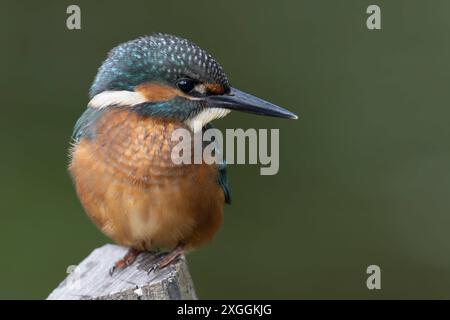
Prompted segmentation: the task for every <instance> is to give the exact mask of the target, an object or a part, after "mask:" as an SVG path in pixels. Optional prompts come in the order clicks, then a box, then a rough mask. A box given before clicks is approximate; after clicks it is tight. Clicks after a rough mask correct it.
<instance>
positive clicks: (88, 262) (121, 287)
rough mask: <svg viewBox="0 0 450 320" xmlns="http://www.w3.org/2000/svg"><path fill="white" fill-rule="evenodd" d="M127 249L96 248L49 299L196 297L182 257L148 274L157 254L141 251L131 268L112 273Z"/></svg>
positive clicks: (173, 298) (109, 246)
mask: <svg viewBox="0 0 450 320" xmlns="http://www.w3.org/2000/svg"><path fill="white" fill-rule="evenodd" d="M126 252H127V249H126V248H124V247H119V246H116V245H111V244H107V245H105V246H103V247H100V248H98V249H95V250H94V251H93V252H92V253H91V254H90V255H89V256H88V257H87V258H86V259H84V260H83V261H82V262H81V263H80V264H79V265H78V266H76V267H75V268H74V270H73V271H72V272H71V273H70V274H69V276H68V277H67V278H66V279H65V280H64V281H63V282H61V283H60V285H59V286H58V287H57V288H56V289H55V290H53V292H52V293H51V294H50V295H49V296H48V298H47V299H48V300H93V299H99V300H139V299H140V300H178V299H186V300H188V299H197V296H196V294H195V290H194V285H193V283H192V279H191V276H190V274H189V270H188V267H187V264H186V259H185V257H184V256H182V257H181V258H180V259H178V260H176V261H175V262H173V263H172V264H171V265H169V266H167V267H165V268H163V269H162V270H159V271H152V272H151V273H150V274H148V273H147V270H149V268H150V266H152V265H153V263H154V261H155V259H156V256H155V255H154V254H151V253H142V254H140V255H139V256H138V258H137V259H136V261H135V262H134V263H133V264H132V265H131V266H129V267H128V268H126V269H124V270H120V271H116V272H115V273H114V275H113V276H110V275H109V269H110V268H111V266H112V265H113V264H114V262H115V261H117V260H119V259H120V258H122V257H123V256H124V255H125V253H126Z"/></svg>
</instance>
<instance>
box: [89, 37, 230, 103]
mask: <svg viewBox="0 0 450 320" xmlns="http://www.w3.org/2000/svg"><path fill="white" fill-rule="evenodd" d="M183 77H188V78H191V79H194V80H198V81H200V82H211V83H218V84H221V85H223V86H224V87H225V88H227V87H229V83H228V79H227V76H226V75H225V73H224V72H223V70H222V67H221V66H220V65H219V64H218V63H217V62H216V61H215V60H214V59H213V57H212V56H211V55H210V54H208V53H207V52H206V51H205V50H203V49H201V48H200V47H198V46H197V45H196V44H194V43H192V42H191V41H189V40H186V39H182V38H178V37H176V36H173V35H168V34H163V33H156V34H152V35H150V36H146V37H141V38H138V39H135V40H132V41H129V42H126V43H123V44H120V45H119V46H117V47H115V48H114V49H112V50H111V51H110V53H109V55H108V57H107V59H106V60H105V61H104V63H103V64H102V66H101V67H100V68H99V71H98V73H97V76H96V78H95V80H94V83H93V84H92V86H91V89H90V96H91V98H92V97H93V96H95V95H96V94H98V93H100V92H102V91H106V90H129V91H131V90H133V88H134V87H135V86H137V85H139V84H142V83H145V82H150V81H158V82H159V83H161V84H166V85H173V84H174V83H175V82H176V81H177V80H178V79H180V78H183Z"/></svg>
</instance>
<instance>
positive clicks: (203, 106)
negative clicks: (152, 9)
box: [89, 33, 297, 127]
mask: <svg viewBox="0 0 450 320" xmlns="http://www.w3.org/2000/svg"><path fill="white" fill-rule="evenodd" d="M90 96H91V100H90V102H89V106H90V107H92V108H108V107H115V106H123V107H130V108H133V110H135V111H136V112H139V113H141V114H144V115H148V116H153V117H161V118H167V119H175V120H178V121H183V122H185V123H186V124H187V125H188V126H191V127H192V125H193V123H194V122H195V121H200V123H201V125H202V126H203V125H205V124H206V123H208V122H209V121H212V120H214V119H217V118H221V117H224V116H225V115H227V114H228V113H229V112H230V111H231V110H237V111H244V112H249V113H254V114H260V115H266V116H273V117H280V118H288V119H296V118H297V116H296V115H295V114H293V113H292V112H290V111H288V110H285V109H283V108H281V107H278V106H276V105H274V104H272V103H270V102H267V101H264V100H262V99H259V98H257V97H254V96H252V95H250V94H247V93H244V92H242V91H239V90H237V89H235V88H233V87H231V86H230V84H229V82H228V78H227V76H226V74H225V73H224V71H223V70H222V67H221V66H220V65H219V64H218V63H217V62H216V61H215V60H214V58H213V57H212V56H211V55H210V54H208V53H207V52H205V51H204V50H203V49H201V48H199V47H198V46H197V45H195V44H194V43H192V42H190V41H188V40H185V39H182V38H178V37H175V36H172V35H167V34H161V33H158V34H153V35H151V36H147V37H141V38H138V39H136V40H132V41H129V42H126V43H123V44H121V45H119V46H117V47H116V48H114V49H112V50H111V52H110V53H109V55H108V57H107V59H106V60H105V61H104V63H103V64H102V66H101V67H100V69H99V71H98V73H97V76H96V78H95V80H94V83H93V84H92V87H91V89H90Z"/></svg>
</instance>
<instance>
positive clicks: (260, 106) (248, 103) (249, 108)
mask: <svg viewBox="0 0 450 320" xmlns="http://www.w3.org/2000/svg"><path fill="white" fill-rule="evenodd" d="M205 100H206V102H207V104H208V107H215V108H225V109H230V110H236V111H243V112H248V113H253V114H259V115H263V116H270V117H278V118H286V119H297V118H298V117H297V116H296V115H295V114H293V113H292V112H290V111H288V110H286V109H283V108H281V107H279V106H277V105H274V104H272V103H270V102H267V101H265V100H263V99H260V98H257V97H255V96H252V95H251V94H248V93H245V92H242V91H239V90H237V89H235V88H231V90H230V93H229V94H224V95H216V96H208V97H207V98H205Z"/></svg>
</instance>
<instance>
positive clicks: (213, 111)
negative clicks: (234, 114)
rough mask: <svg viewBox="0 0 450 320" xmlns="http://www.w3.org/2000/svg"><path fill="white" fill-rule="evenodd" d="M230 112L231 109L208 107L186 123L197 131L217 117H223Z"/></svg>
mask: <svg viewBox="0 0 450 320" xmlns="http://www.w3.org/2000/svg"><path fill="white" fill-rule="evenodd" d="M230 112H231V110H228V109H223V108H207V109H204V110H202V111H201V112H200V113H198V114H197V115H195V116H193V117H192V118H189V119H187V120H186V121H184V123H185V124H186V125H187V126H188V127H189V128H191V130H192V131H194V132H196V131H199V130H201V128H203V127H204V126H205V125H206V124H207V123H209V122H211V121H213V120H215V119H220V118H223V117H225V116H226V115H227V114H229V113H230Z"/></svg>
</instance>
